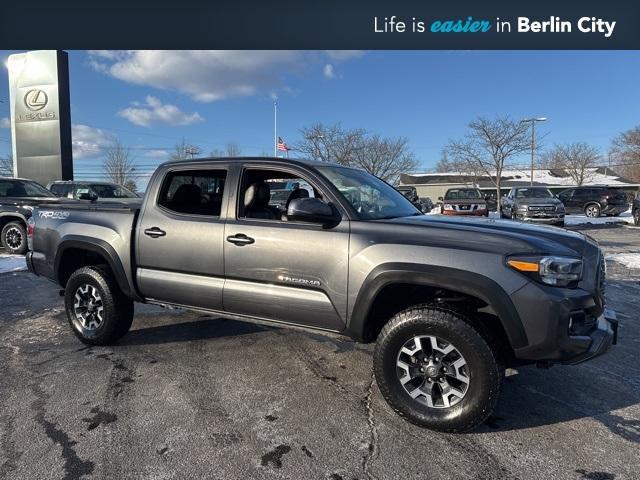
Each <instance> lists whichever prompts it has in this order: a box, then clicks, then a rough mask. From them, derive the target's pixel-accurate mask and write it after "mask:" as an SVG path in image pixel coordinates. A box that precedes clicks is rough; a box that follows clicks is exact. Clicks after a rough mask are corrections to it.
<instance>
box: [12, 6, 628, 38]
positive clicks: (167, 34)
mask: <svg viewBox="0 0 640 480" xmlns="http://www.w3.org/2000/svg"><path fill="white" fill-rule="evenodd" d="M639 22H640V2H638V1H630V0H609V1H599V2H596V1H566V0H564V1H558V0H555V1H551V0H544V1H522V0H519V1H513V0H511V1H493V2H478V1H467V0H462V1H440V2H434V1H428V0H399V1H398V0H396V1H392V0H386V1H381V0H323V1H316V0H298V1H291V0H262V1H259V0H233V1H231V0H222V1H208V2H207V1H204V0H180V1H166V0H164V1H155V2H151V1H148V0H143V1H139V0H136V1H132V0H129V1H123V0H110V1H87V0H71V1H70V0H58V1H51V0H46V1H43V0H33V1H29V2H19V1H17V0H9V1H7V2H2V5H1V6H0V47H1V48H3V49H37V48H66V49H75V48H157V49H159V48H172V49H176V48H215V49H640V28H639V27H638V23H639Z"/></svg>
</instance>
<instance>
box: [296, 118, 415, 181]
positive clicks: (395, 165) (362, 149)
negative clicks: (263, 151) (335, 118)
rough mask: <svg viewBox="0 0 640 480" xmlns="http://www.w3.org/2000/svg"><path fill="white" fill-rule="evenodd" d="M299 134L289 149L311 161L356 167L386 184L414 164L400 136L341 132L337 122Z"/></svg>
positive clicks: (313, 127) (413, 166)
mask: <svg viewBox="0 0 640 480" xmlns="http://www.w3.org/2000/svg"><path fill="white" fill-rule="evenodd" d="M300 133H301V134H302V140H300V141H299V142H298V143H296V144H295V145H294V146H293V148H292V150H294V151H297V152H300V153H301V154H302V155H303V156H305V157H308V158H312V159H314V160H319V161H323V162H335V163H339V164H341V165H347V166H352V167H355V168H360V169H362V170H365V171H367V172H369V173H371V174H373V175H375V176H377V177H380V178H381V179H383V180H385V181H388V182H390V183H395V182H397V181H398V179H399V177H400V174H401V173H408V172H411V171H412V170H414V169H415V168H416V166H417V165H418V162H417V161H416V158H415V155H414V154H413V153H412V152H411V151H410V150H409V141H408V140H407V139H406V138H404V137H389V138H385V137H381V136H379V135H369V134H367V132H366V131H365V130H363V129H359V128H357V129H345V128H343V127H342V125H340V124H339V123H336V124H334V125H324V124H322V123H317V124H314V125H311V126H310V127H305V128H303V129H302V130H300Z"/></svg>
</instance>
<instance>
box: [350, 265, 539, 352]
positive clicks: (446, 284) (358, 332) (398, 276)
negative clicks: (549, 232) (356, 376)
mask: <svg viewBox="0 0 640 480" xmlns="http://www.w3.org/2000/svg"><path fill="white" fill-rule="evenodd" d="M396 283H407V284H412V285H423V286H430V287H441V288H446V289H449V290H453V291H456V292H460V293H464V294H467V295H472V296H474V297H477V298H479V299H481V300H482V301H484V302H486V303H487V304H488V305H489V306H490V307H491V308H492V309H493V311H494V312H495V313H496V315H497V316H498V318H499V319H500V323H501V324H502V326H503V328H504V330H505V332H506V334H507V337H508V339H509V343H510V344H511V347H512V348H514V349H516V348H520V347H524V346H526V345H527V344H528V339H527V334H526V332H525V330H524V327H523V326H522V322H521V320H520V315H519V314H518V311H517V310H516V308H515V306H514V305H513V302H512V301H511V298H510V297H509V295H508V294H507V292H505V291H504V289H503V288H502V287H501V286H500V285H498V284H497V283H496V282H495V281H493V280H491V279H490V278H488V277H485V276H484V275H480V274H477V273H474V272H468V271H466V270H459V269H457V268H450V267H443V266H435V265H419V264H410V263H386V264H382V265H379V266H378V267H376V268H374V269H373V270H372V271H371V272H370V273H369V275H367V278H366V279H365V281H364V282H363V284H362V287H361V289H360V292H359V293H358V297H357V299H356V302H355V304H354V307H353V311H352V312H351V315H350V317H349V322H348V324H347V332H348V334H349V335H350V336H352V337H353V338H355V339H356V340H359V341H362V340H363V339H364V333H365V327H366V322H367V317H368V316H369V312H370V310H371V306H372V305H373V302H374V300H375V298H376V297H377V295H378V293H380V292H381V291H382V289H383V288H384V287H386V286H387V285H392V284H396Z"/></svg>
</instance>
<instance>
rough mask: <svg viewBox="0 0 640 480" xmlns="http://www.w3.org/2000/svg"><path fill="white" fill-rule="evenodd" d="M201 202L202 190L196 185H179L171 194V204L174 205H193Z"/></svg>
mask: <svg viewBox="0 0 640 480" xmlns="http://www.w3.org/2000/svg"><path fill="white" fill-rule="evenodd" d="M201 200H202V190H201V189H200V187H199V186H198V185H191V184H188V185H180V186H179V187H178V189H177V190H176V193H174V194H173V203H174V204H176V205H193V204H198V203H200V201H201Z"/></svg>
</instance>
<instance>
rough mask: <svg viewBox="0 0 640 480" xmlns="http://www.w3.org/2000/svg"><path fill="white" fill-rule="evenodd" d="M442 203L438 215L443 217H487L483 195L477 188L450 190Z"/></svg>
mask: <svg viewBox="0 0 640 480" xmlns="http://www.w3.org/2000/svg"><path fill="white" fill-rule="evenodd" d="M438 200H440V201H442V206H441V207H440V213H442V214H443V215H473V216H476V217H483V216H484V217H488V216H489V208H488V207H487V201H486V200H485V197H484V195H482V193H481V192H480V190H478V189H477V188H450V189H449V190H447V193H446V194H445V196H444V198H442V197H440V198H439V199H438Z"/></svg>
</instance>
